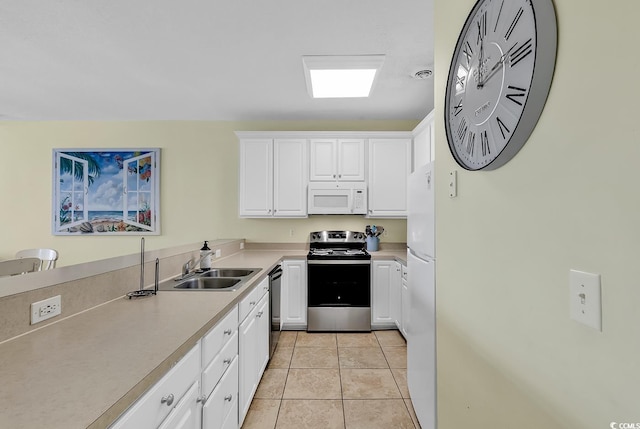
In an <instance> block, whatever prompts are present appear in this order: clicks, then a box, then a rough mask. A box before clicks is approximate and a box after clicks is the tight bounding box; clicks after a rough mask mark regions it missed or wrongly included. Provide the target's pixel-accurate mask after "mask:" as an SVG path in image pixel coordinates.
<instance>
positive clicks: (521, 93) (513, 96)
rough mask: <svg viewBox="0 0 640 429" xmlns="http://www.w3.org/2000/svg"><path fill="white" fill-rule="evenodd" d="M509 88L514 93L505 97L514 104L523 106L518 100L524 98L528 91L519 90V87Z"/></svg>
mask: <svg viewBox="0 0 640 429" xmlns="http://www.w3.org/2000/svg"><path fill="white" fill-rule="evenodd" d="M507 88H508V89H510V90H512V91H514V92H511V93H507V94H505V97H507V98H508V99H509V100H511V101H513V102H514V103H516V104H517V105H518V106H522V102H521V101H520V100H519V99H518V98H519V97H524V95H525V94H526V93H527V90H526V89H524V88H518V87H517V86H511V85H509V86H508V87H507Z"/></svg>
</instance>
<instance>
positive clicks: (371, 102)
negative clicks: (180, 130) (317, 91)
mask: <svg viewBox="0 0 640 429" xmlns="http://www.w3.org/2000/svg"><path fill="white" fill-rule="evenodd" d="M432 15H433V0H403V1H399V2H393V1H389V0H346V1H345V0H324V1H319V0H271V1H266V0H259V1H248V0H135V1H131V0H20V1H8V0H1V1H0V52H2V60H0V119H2V120H118V121H121V120H125V121H126V120H323V119H348V120H359V119H422V118H423V117H425V116H426V115H427V113H429V112H430V111H431V109H432V108H433V78H428V79H426V80H417V79H414V78H412V74H414V73H415V72H416V71H418V70H421V69H425V68H433V29H432V27H433V25H432V22H433V19H432ZM372 54H384V55H385V56H386V59H385V63H384V65H383V67H382V70H381V72H380V76H379V78H378V79H379V80H378V81H377V83H376V85H375V87H374V89H373V92H372V95H371V97H369V98H358V99H312V98H311V97H310V96H309V94H308V92H307V89H306V86H305V78H304V71H303V66H302V56H303V55H372Z"/></svg>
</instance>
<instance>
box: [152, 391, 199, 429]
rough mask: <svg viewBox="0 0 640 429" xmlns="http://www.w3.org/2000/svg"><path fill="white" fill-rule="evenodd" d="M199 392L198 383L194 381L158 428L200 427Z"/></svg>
mask: <svg viewBox="0 0 640 429" xmlns="http://www.w3.org/2000/svg"><path fill="white" fill-rule="evenodd" d="M199 392H200V383H198V382H197V381H196V382H195V383H193V385H192V386H191V388H190V389H189V390H188V391H187V393H186V394H185V395H184V397H183V398H182V399H181V400H180V402H178V405H176V407H175V408H174V409H173V410H172V411H171V413H170V414H169V415H168V416H167V418H166V419H165V421H164V422H162V424H161V425H160V427H159V428H158V429H200V428H201V427H202V423H201V422H202V413H201V412H200V404H199V403H198V402H197V399H198V394H199Z"/></svg>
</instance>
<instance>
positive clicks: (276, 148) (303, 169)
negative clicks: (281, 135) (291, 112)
mask: <svg viewBox="0 0 640 429" xmlns="http://www.w3.org/2000/svg"><path fill="white" fill-rule="evenodd" d="M307 164H308V162H307V141H306V140H305V139H275V140H274V142H273V213H274V216H276V217H307V177H308V176H307Z"/></svg>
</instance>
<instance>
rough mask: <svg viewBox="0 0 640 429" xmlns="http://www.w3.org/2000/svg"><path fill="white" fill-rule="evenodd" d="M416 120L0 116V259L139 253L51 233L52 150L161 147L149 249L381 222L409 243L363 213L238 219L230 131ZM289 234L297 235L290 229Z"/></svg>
mask: <svg viewBox="0 0 640 429" xmlns="http://www.w3.org/2000/svg"><path fill="white" fill-rule="evenodd" d="M417 122H418V121H360V122H353V121H352V122H344V121H323V122H317V121H316V122H301V121H298V122H196V121H194V122H185V121H163V122H0V148H1V154H2V156H1V157H0V196H1V198H2V206H1V207H2V210H0V225H1V226H0V232H1V235H2V240H0V259H3V258H10V257H12V256H13V255H14V253H15V252H16V251H18V250H20V249H25V248H30V247H52V248H55V249H57V250H58V251H59V252H60V255H61V256H60V261H59V266H60V265H69V264H75V263H80V262H87V261H92V260H96V259H103V258H108V257H113V256H118V255H122V254H131V253H136V252H137V250H138V249H139V241H140V238H139V237H123V236H112V237H105V236H99V237H96V236H72V237H70V236H66V237H65V236H53V235H52V234H51V177H52V160H51V158H52V149H53V148H74V147H75V148H120V147H122V148H133V147H160V148H162V153H161V158H162V160H161V168H162V171H161V182H160V186H161V190H160V194H161V209H160V214H161V229H162V234H161V235H160V236H150V237H147V238H146V240H145V241H146V248H147V249H148V250H152V249H159V248H165V247H169V246H174V245H180V244H185V243H192V242H197V241H199V240H204V239H215V238H246V239H247V241H253V242H306V241H307V240H308V234H309V232H311V231H314V230H323V229H356V230H364V226H365V225H367V224H372V223H376V224H381V225H383V226H384V227H385V229H386V230H387V231H388V232H387V236H385V237H383V239H382V242H383V243H384V242H385V241H387V242H404V241H406V221H404V220H397V219H396V220H390V219H365V218H364V217H363V216H312V217H310V218H309V219H291V220H286V219H239V218H238V140H237V138H236V136H235V134H234V131H259V130H267V131H279V130H293V131H295V130H347V131H358V130H378V131H381V130H390V131H399V130H402V131H407V130H411V129H413V127H414V126H415V125H417ZM291 230H293V235H290V233H291Z"/></svg>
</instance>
